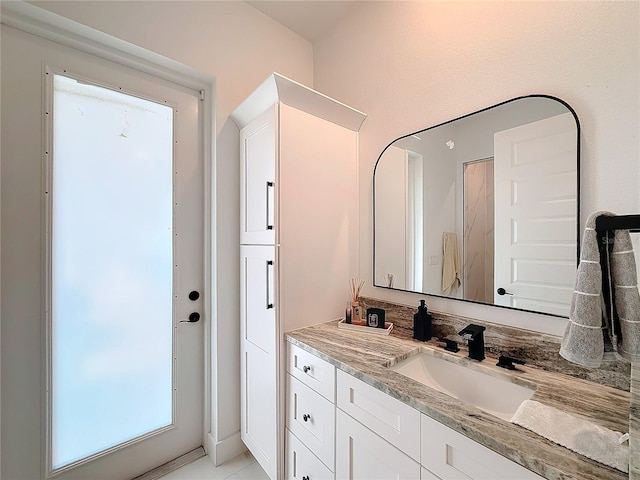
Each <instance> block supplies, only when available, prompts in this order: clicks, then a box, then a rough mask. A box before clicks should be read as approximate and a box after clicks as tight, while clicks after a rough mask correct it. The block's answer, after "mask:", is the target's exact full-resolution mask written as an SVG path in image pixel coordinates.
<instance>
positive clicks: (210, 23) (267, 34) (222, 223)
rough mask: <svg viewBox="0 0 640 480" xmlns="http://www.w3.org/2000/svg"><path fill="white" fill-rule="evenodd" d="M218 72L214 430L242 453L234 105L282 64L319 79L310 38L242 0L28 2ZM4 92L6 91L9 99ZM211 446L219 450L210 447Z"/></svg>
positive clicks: (293, 73)
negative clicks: (316, 76) (291, 29)
mask: <svg viewBox="0 0 640 480" xmlns="http://www.w3.org/2000/svg"><path fill="white" fill-rule="evenodd" d="M30 3H33V4H34V5H37V6H39V7H41V8H45V9H47V10H50V11H52V12H54V13H57V14H60V15H62V16H64V17H67V18H70V19H72V20H75V21H77V22H80V23H82V24H85V25H88V26H90V27H93V28H95V29H97V30H100V31H103V32H105V33H108V34H111V35H113V36H115V37H118V38H120V39H123V40H125V41H128V42H130V43H132V44H135V45H138V46H141V47H143V48H146V49H148V50H151V51H153V52H155V53H158V54H161V55H164V56H165V57H169V58H171V59H174V60H176V61H178V62H181V63H183V64H186V65H189V66H191V67H194V68H196V69H198V70H200V71H202V72H204V73H206V74H209V75H212V76H215V77H216V86H217V105H216V107H217V115H216V136H217V138H216V141H217V164H216V168H217V171H216V175H217V176H216V184H215V187H214V188H215V192H214V194H215V197H216V202H217V211H216V214H217V250H218V257H217V258H216V267H217V277H218V282H217V305H216V308H217V319H216V320H217V323H216V326H215V327H214V329H217V342H216V343H214V345H213V355H214V369H215V371H214V385H213V386H212V390H213V392H214V395H216V394H218V396H217V397H214V399H215V398H217V404H214V411H213V418H212V433H213V436H214V439H213V441H214V442H221V443H220V444H219V445H218V448H219V450H218V455H219V458H218V460H224V459H225V457H226V456H228V455H235V454H237V453H239V450H238V448H241V444H240V440H239V430H240V412H239V409H240V399H239V394H240V386H239V374H240V366H239V359H240V353H239V305H240V299H239V282H240V280H239V161H238V158H239V151H238V148H239V146H238V131H237V128H236V126H235V125H234V124H233V122H232V121H231V120H230V119H229V114H230V113H231V111H232V110H233V109H234V108H235V107H236V106H237V105H238V104H239V103H240V102H242V100H244V99H245V97H246V96H247V95H249V94H250V93H251V92H252V91H253V90H254V89H255V88H256V87H257V86H258V85H260V84H261V83H262V82H263V81H264V80H265V79H266V78H267V76H268V75H269V74H270V73H271V72H273V71H277V72H278V73H281V74H283V75H285V76H287V77H289V78H292V79H294V80H296V81H298V82H300V83H303V84H305V85H311V84H312V81H313V58H312V48H311V44H310V43H309V42H307V41H306V40H304V39H302V38H301V37H299V36H298V35H296V34H294V33H293V32H291V31H290V30H288V29H286V28H284V27H282V26H281V25H280V24H278V23H276V22H274V21H273V20H271V19H270V18H268V17H266V16H265V15H263V14H262V13H260V12H259V11H257V10H255V9H254V8H252V7H250V6H249V5H247V4H246V3H244V2H198V1H195V2H190V1H176V2H154V1H150V2H147V1H144V2H143V1H125V2H113V1H95V2H94V1H92V2H78V1H42V2H30ZM3 100H4V99H3ZM210 453H213V452H210Z"/></svg>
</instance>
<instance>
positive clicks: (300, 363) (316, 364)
mask: <svg viewBox="0 0 640 480" xmlns="http://www.w3.org/2000/svg"><path fill="white" fill-rule="evenodd" d="M287 345H288V349H289V351H288V361H287V371H288V372H289V373H290V374H291V375H293V376H294V377H295V378H297V379H298V380H300V381H301V382H302V383H304V384H305V385H307V386H309V387H311V388H313V389H314V390H315V391H316V392H318V393H319V394H320V395H322V396H323V397H324V398H326V399H327V400H329V401H330V402H334V401H335V400H334V398H335V395H334V393H335V385H336V367H334V366H333V365H331V364H330V363H329V362H326V361H324V360H322V359H321V358H319V357H316V356H315V355H313V354H312V353H309V352H307V351H306V350H303V349H302V348H300V347H297V346H296V345H292V344H291V343H287Z"/></svg>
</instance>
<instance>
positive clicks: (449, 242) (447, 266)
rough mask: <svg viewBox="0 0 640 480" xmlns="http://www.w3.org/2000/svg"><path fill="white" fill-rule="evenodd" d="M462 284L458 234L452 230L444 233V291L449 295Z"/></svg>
mask: <svg viewBox="0 0 640 480" xmlns="http://www.w3.org/2000/svg"><path fill="white" fill-rule="evenodd" d="M459 286H460V254H459V252H458V235H457V234H455V233H452V232H444V233H443V234H442V293H444V294H445V295H449V294H450V293H451V290H455V289H456V288H458V287H459Z"/></svg>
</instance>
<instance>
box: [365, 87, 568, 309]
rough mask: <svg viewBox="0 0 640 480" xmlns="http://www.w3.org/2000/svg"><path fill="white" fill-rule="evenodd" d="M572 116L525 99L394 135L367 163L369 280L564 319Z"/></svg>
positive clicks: (550, 101) (550, 103) (556, 103)
mask: <svg viewBox="0 0 640 480" xmlns="http://www.w3.org/2000/svg"><path fill="white" fill-rule="evenodd" d="M578 191H579V125H578V121H577V117H576V116H575V113H574V112H573V110H571V109H570V108H569V107H568V105H567V104H565V103H564V102H562V101H560V100H558V99H555V98H552V97H547V96H529V97H522V98H517V99H514V100H510V101H508V102H504V103H502V104H500V105H496V106H494V107H490V108H487V109H484V110H482V111H480V112H476V113H473V114H469V115H466V116H464V117H461V118H459V119H456V120H452V121H450V122H446V123H444V124H441V125H438V126H435V127H432V128H428V129H425V130H422V131H420V132H416V133H414V134H410V135H406V136H404V137H401V138H399V139H397V140H395V141H394V142H392V143H391V144H389V145H388V146H387V148H385V150H384V151H383V152H382V154H381V155H380V157H379V159H378V162H377V164H376V167H375V170H374V285H375V286H378V287H386V288H393V289H398V290H406V291H411V292H417V293H423V294H428V295H436V296H443V297H448V298H453V299H459V300H465V301H471V302H479V303H487V304H493V305H499V306H503V307H510V308H516V309H521V310H528V311H534V312H540V313H545V314H550V315H557V316H563V317H567V316H568V315H569V305H570V302H571V295H572V292H573V285H574V281H575V273H576V266H577V252H578V237H579V233H578V208H579V198H578Z"/></svg>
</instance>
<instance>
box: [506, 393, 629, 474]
mask: <svg viewBox="0 0 640 480" xmlns="http://www.w3.org/2000/svg"><path fill="white" fill-rule="evenodd" d="M511 422H512V423H515V424H516V425H520V426H521V427H524V428H526V429H528V430H531V431H532V432H535V433H537V434H538V435H541V436H543V437H545V438H548V439H549V440H551V441H553V442H555V443H557V444H558V445H562V446H563V447H566V448H568V449H569V450H573V451H574V452H576V453H579V454H580V455H584V456H585V457H588V458H590V459H592V460H595V461H596V462H600V463H603V464H605V465H608V466H610V467H613V468H616V469H618V470H620V471H622V472H625V473H627V472H629V444H628V442H627V441H626V438H628V436H626V435H622V433H620V432H616V431H613V430H610V429H608V428H605V427H601V426H600V425H596V424H595V423H592V422H589V421H587V420H583V419H581V418H578V417H576V416H574V415H570V414H568V413H566V412H563V411H561V410H558V409H557V408H553V407H549V406H547V405H543V404H542V403H540V402H536V401H535V400H525V401H524V402H522V404H521V405H520V407H519V408H518V410H517V411H516V413H515V414H514V415H513V418H512V419H511Z"/></svg>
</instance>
